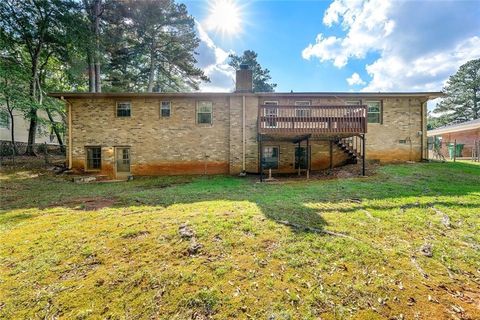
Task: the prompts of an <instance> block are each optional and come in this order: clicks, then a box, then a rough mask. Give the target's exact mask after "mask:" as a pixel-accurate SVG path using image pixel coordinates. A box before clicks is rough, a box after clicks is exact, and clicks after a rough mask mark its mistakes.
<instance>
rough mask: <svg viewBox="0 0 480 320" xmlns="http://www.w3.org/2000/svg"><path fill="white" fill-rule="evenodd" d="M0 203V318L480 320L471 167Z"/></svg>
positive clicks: (27, 174)
mask: <svg viewBox="0 0 480 320" xmlns="http://www.w3.org/2000/svg"><path fill="white" fill-rule="evenodd" d="M0 188H1V194H0V204H1V210H0V318H6V319H24V318H31V319H37V318H42V319H55V318H65V319H100V318H101V319H103V318H108V319H208V318H213V319H346V318H352V319H450V318H451V319H480V165H476V164H472V163H460V162H457V163H429V164H408V165H396V166H384V167H380V168H379V169H378V172H377V174H376V175H374V176H371V177H367V178H351V179H343V180H337V179H335V180H316V181H310V182H305V181H294V182H287V183H277V184H259V183H256V182H255V181H254V180H253V179H248V178H247V179H245V178H244V179H242V178H236V177H224V176H215V177H159V178H142V179H136V180H134V181H131V182H120V183H96V184H74V183H71V182H68V181H66V180H65V177H61V176H53V175H52V174H50V173H47V172H42V171H34V172H32V171H26V170H16V171H2V172H1V177H0ZM286 221H288V223H287V222H286ZM184 223H186V224H187V231H192V230H193V232H194V233H195V235H194V237H193V238H191V239H188V237H187V236H185V237H183V238H182V237H181V235H180V234H179V227H180V226H181V225H182V224H184ZM285 223H287V224H290V225H285ZM323 231H327V232H323ZM193 247H195V248H193ZM422 247H423V248H424V251H426V254H425V253H424V252H422V251H421V250H420V248H422ZM430 248H431V251H432V253H433V254H432V255H431V256H429V254H428V253H429V252H428V251H429V249H430Z"/></svg>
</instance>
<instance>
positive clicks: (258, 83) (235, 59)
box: [228, 50, 277, 92]
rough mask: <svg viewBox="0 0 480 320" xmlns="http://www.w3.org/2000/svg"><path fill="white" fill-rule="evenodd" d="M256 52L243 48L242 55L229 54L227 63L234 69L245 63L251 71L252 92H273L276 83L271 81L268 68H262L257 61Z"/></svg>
mask: <svg viewBox="0 0 480 320" xmlns="http://www.w3.org/2000/svg"><path fill="white" fill-rule="evenodd" d="M257 56H258V55H257V53H256V52H255V51H252V50H245V51H244V52H243V55H241V56H238V55H236V54H230V55H229V58H230V61H229V62H228V64H229V65H230V66H232V67H234V68H235V69H236V70H237V69H239V68H240V65H241V64H247V65H248V66H249V67H250V69H251V70H252V71H253V92H273V91H275V88H276V87H277V84H276V83H271V82H270V80H271V79H272V77H271V76H270V70H268V69H266V68H265V69H264V68H262V66H261V65H260V64H259V63H258V61H257Z"/></svg>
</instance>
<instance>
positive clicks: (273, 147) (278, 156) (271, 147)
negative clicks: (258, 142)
mask: <svg viewBox="0 0 480 320" xmlns="http://www.w3.org/2000/svg"><path fill="white" fill-rule="evenodd" d="M267 148H270V149H272V153H273V149H277V167H276V168H272V170H278V169H279V168H280V146H263V150H262V158H263V159H265V154H266V152H265V150H266V149H267ZM270 158H271V157H270ZM263 159H262V162H263Z"/></svg>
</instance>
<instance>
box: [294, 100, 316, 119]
mask: <svg viewBox="0 0 480 320" xmlns="http://www.w3.org/2000/svg"><path fill="white" fill-rule="evenodd" d="M295 105H296V106H310V101H295ZM311 115H312V110H311V109H310V108H295V116H296V117H310V116H311Z"/></svg>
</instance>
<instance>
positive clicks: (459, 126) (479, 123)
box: [427, 119, 480, 136]
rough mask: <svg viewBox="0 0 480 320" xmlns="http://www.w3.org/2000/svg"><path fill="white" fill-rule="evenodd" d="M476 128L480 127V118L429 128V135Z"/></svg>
mask: <svg viewBox="0 0 480 320" xmlns="http://www.w3.org/2000/svg"><path fill="white" fill-rule="evenodd" d="M476 128H480V119H475V120H470V121H465V122H462V123H456V124H451V125H448V126H444V127H440V128H436V129H433V130H428V132H427V135H428V136H434V135H439V134H442V133H449V132H458V131H464V130H472V129H476Z"/></svg>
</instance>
